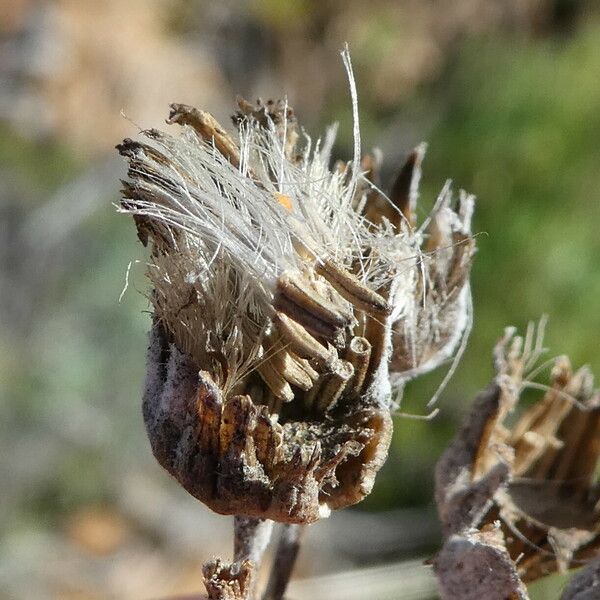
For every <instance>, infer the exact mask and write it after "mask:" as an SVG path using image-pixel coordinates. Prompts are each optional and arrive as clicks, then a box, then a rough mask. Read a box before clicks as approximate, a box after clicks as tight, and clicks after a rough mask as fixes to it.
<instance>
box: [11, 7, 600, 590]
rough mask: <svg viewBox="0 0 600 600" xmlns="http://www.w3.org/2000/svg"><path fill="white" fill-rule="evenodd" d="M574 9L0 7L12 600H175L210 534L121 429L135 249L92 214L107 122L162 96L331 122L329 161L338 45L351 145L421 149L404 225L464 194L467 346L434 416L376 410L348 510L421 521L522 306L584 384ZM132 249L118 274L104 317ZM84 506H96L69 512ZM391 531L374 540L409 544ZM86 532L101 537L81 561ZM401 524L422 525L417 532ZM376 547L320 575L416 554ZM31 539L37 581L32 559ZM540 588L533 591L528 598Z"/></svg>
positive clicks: (598, 89) (113, 189) (133, 359)
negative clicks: (151, 598)
mask: <svg viewBox="0 0 600 600" xmlns="http://www.w3.org/2000/svg"><path fill="white" fill-rule="evenodd" d="M593 6H594V4H593V3H592V2H590V3H585V2H577V1H576V0H511V1H508V2H505V3H498V2H495V1H492V0H460V1H458V2H455V3H452V7H451V8H450V7H447V8H445V9H444V10H441V9H439V7H437V4H436V3H423V2H420V1H416V0H415V1H412V0H403V1H401V2H397V1H391V0H390V1H384V0H377V1H373V2H369V3H364V2H354V1H350V2H348V1H346V2H341V1H339V2H336V1H332V2H313V1H310V0H303V1H302V2H296V1H295V0H289V1H284V2H276V1H274V0H256V1H254V2H250V3H241V2H239V3H238V2H231V3H226V2H224V3H220V2H215V3H211V2H201V1H192V2H185V3H176V2H170V1H163V0H152V1H151V2H141V1H135V2H120V1H118V0H107V1H106V2H103V3H97V2H93V1H91V0H80V1H75V0H61V1H58V0H57V1H55V2H35V1H33V0H19V1H18V2H15V1H14V0H0V9H1V11H5V13H6V15H7V17H6V20H5V21H4V22H2V23H1V26H0V120H1V123H0V219H1V220H0V393H1V396H2V398H1V402H0V477H1V479H2V482H3V493H2V494H1V495H0V518H1V519H2V521H3V525H6V526H5V527H3V530H4V533H3V537H2V538H0V564H2V565H3V567H2V568H0V587H4V588H6V589H9V590H10V592H11V594H12V597H27V598H47V597H55V596H53V594H54V595H58V596H59V597H69V596H68V593H72V594H75V592H77V591H78V592H80V593H81V594H82V595H81V596H78V597H94V598H104V597H110V596H111V595H112V597H144V596H146V595H147V594H148V593H149V592H148V590H150V591H151V593H153V594H156V593H157V591H158V594H160V593H165V594H166V593H168V592H176V591H179V592H183V591H186V590H193V589H198V588H199V573H196V571H195V564H197V562H199V561H200V560H201V559H202V558H203V556H202V552H203V550H202V548H200V547H201V546H202V545H204V544H205V542H206V538H202V535H205V534H206V523H210V526H211V527H213V526H216V525H215V524H216V523H217V524H218V523H221V521H220V520H212V521H210V520H209V519H210V518H212V517H208V516H207V515H206V514H205V511H204V509H202V508H201V507H199V506H197V505H196V504H194V503H193V501H191V500H190V499H188V498H187V497H185V496H184V495H183V493H182V492H180V491H179V490H178V489H177V486H175V485H172V484H171V483H170V482H169V481H168V479H167V477H166V476H164V475H163V474H162V473H161V472H160V470H159V468H158V467H157V466H156V465H155V464H154V462H153V460H152V457H151V456H150V451H149V448H148V445H147V442H146V440H145V436H144V432H143V428H142V420H141V416H140V414H139V405H140V397H139V394H140V388H141V379H142V377H143V371H144V368H143V362H144V356H143V355H144V349H145V345H146V337H145V332H146V330H147V329H148V325H149V320H148V316H147V314H145V313H144V312H143V311H144V310H145V309H146V308H147V302H146V300H145V298H144V297H143V294H141V293H138V292H137V291H136V288H137V289H139V290H141V291H143V290H144V289H145V281H144V277H143V271H144V266H143V260H144V252H143V249H142V248H141V246H140V245H139V244H138V243H137V242H136V239H135V233H134V229H133V226H132V225H131V224H130V223H129V221H128V220H127V219H124V218H122V217H119V216H118V215H116V214H115V212H114V210H113V208H112V207H111V202H116V201H117V199H118V178H119V176H120V175H121V173H122V167H121V165H120V163H119V161H118V160H117V159H116V158H113V154H114V152H113V149H112V145H113V143H116V142H118V141H119V139H120V138H122V137H124V136H125V135H130V136H133V135H135V133H136V127H135V126H134V125H133V124H132V123H130V122H129V121H127V120H126V119H124V118H122V117H121V116H120V115H119V111H120V109H123V110H124V112H125V113H126V114H127V116H128V117H129V118H131V119H132V121H134V122H135V123H139V124H140V126H144V127H149V126H157V125H158V126H160V119H161V118H163V117H164V116H165V115H166V113H167V106H166V104H167V102H168V101H170V100H172V101H183V102H189V103H190V104H194V105H197V106H201V107H203V108H206V109H207V110H210V111H212V112H214V113H215V114H216V115H217V116H218V117H219V118H220V119H223V120H224V119H225V118H226V115H227V114H228V113H229V112H230V110H231V107H232V104H233V100H234V98H235V93H237V92H239V93H242V94H245V95H248V96H250V97H253V96H256V95H258V94H261V95H263V96H265V97H268V96H280V95H282V94H283V93H286V92H287V94H288V96H289V101H290V104H291V105H293V106H294V107H295V108H296V112H297V113H298V114H299V117H300V119H301V120H302V122H303V124H304V125H305V126H306V127H307V129H308V131H309V132H310V133H313V134H315V133H317V132H319V131H320V129H321V128H322V126H323V125H324V124H326V123H329V122H331V121H334V120H339V121H340V123H341V128H340V137H339V140H338V146H339V152H340V153H341V154H342V155H345V156H347V157H349V156H350V155H351V111H350V104H349V97H348V91H347V85H346V82H345V76H344V71H343V68H342V65H341V61H340V59H339V56H338V50H339V49H340V48H341V46H342V44H343V42H344V41H348V42H349V44H350V48H351V51H352V58H353V63H354V67H355V71H356V75H357V81H358V87H359V102H360V111H361V127H362V132H363V138H364V148H365V149H368V148H369V147H371V146H373V145H379V146H380V147H381V148H382V150H383V151H384V156H385V169H386V171H387V174H388V176H390V177H391V175H392V172H393V170H394V169H395V168H396V167H397V165H399V163H400V161H401V159H402V156H403V155H404V154H405V153H406V152H407V151H408V150H409V149H410V148H411V147H412V146H413V145H414V144H416V143H418V142H420V141H421V140H427V141H428V142H429V152H428V155H427V158H426V161H425V164H424V179H423V184H424V185H423V193H422V201H423V204H424V207H425V208H424V209H423V214H425V212H426V207H427V206H429V205H430V204H431V203H432V202H433V200H434V198H435V196H436V195H437V193H438V191H439V190H440V188H441V186H442V185H443V183H444V180H445V178H446V177H452V178H453V179H454V182H455V187H463V188H465V189H467V190H468V191H470V192H473V193H475V194H476V195H477V196H478V206H477V216H476V219H475V230H476V231H480V232H481V234H480V236H479V238H478V245H479V254H478V256H477V257H476V261H475V269H474V274H473V294H474V299H475V326H474V330H473V334H472V336H471V340H470V344H469V347H468V349H467V352H466V354H465V357H464V360H463V362H462V364H461V366H460V368H459V369H458V371H457V373H456V374H455V376H454V378H453V380H452V382H451V384H450V385H449V387H448V388H447V390H446V392H445V393H444V394H443V396H442V399H441V403H440V406H441V409H442V411H441V415H440V416H438V417H437V418H436V419H435V420H434V421H431V422H424V421H415V420H408V419H403V418H398V419H397V421H396V433H395V440H394V451H393V452H392V456H391V457H390V459H389V461H388V464H387V465H386V467H385V469H384V472H383V473H382V476H381V477H380V478H379V480H378V482H377V486H376V488H375V491H374V493H373V495H372V496H371V497H370V498H369V499H368V500H367V502H366V503H365V504H364V505H363V506H362V507H361V510H363V511H365V510H366V509H370V510H391V509H398V508H402V507H413V508H418V509H423V510H424V512H423V513H419V514H423V515H426V511H427V510H428V509H429V507H430V506H431V489H432V482H431V480H432V467H433V463H434V461H435V459H436V458H437V457H438V456H439V454H440V452H441V450H442V448H443V447H444V446H445V445H446V443H447V441H448V440H449V439H450V437H451V436H452V434H453V432H454V430H455V427H456V424H457V423H458V422H459V421H460V417H461V415H462V413H463V411H464V408H465V407H466V406H467V404H468V403H469V402H470V401H471V398H472V396H473V394H474V392H475V391H476V390H477V389H479V388H481V387H482V386H483V385H485V384H486V382H487V380H488V379H489V377H490V376H491V368H489V366H488V365H489V364H490V360H491V359H490V349H491V347H492V345H493V343H494V341H495V339H496V338H497V337H498V336H499V335H500V333H501V330H502V328H503V327H504V326H505V325H507V324H515V325H518V326H521V327H522V326H524V325H525V324H526V322H527V321H528V320H529V319H537V318H539V316H540V315H541V314H542V313H547V314H549V315H550V325H549V328H548V336H547V344H548V346H549V347H550V348H551V350H552V351H553V352H555V353H563V352H565V353H569V354H570V355H571V357H572V358H573V361H574V363H575V364H580V363H582V362H590V363H591V364H592V366H593V367H594V370H595V371H596V372H599V371H600V355H599V353H598V344H597V343H596V338H597V335H598V332H599V331H600V313H599V312H598V311H597V309H596V302H595V299H596V297H597V296H598V294H599V292H600V270H598V268H597V267H596V264H595V263H596V261H597V257H598V256H599V255H600V236H598V235H597V234H596V229H597V228H598V223H600V205H599V203H600V194H599V190H600V169H599V168H598V166H599V165H600V143H599V140H600V111H599V110H598V106H600V79H599V78H598V73H600V15H598V14H595V12H594V9H593ZM5 9H6V10H5ZM1 11H0V12H1ZM132 260H133V261H136V260H137V261H141V263H136V262H133V263H132V266H131V271H130V274H129V289H128V291H127V292H126V293H125V294H124V295H123V299H122V301H121V302H120V303H119V301H118V299H119V294H120V293H121V290H122V288H123V286H124V283H125V279H126V272H127V269H128V264H129V262H130V261H132ZM440 378H441V374H437V375H434V376H433V377H432V378H430V379H428V380H427V381H425V382H419V383H418V384H415V385H412V386H411V387H409V388H408V389H407V390H406V392H405V395H404V399H403V405H402V409H403V410H404V411H407V412H414V413H418V414H425V413H426V409H425V403H426V401H427V399H428V398H429V397H430V396H431V394H432V392H433V391H434V390H435V387H436V385H437V384H438V383H439V381H440ZM98 505H101V506H103V507H105V508H103V509H102V511H104V512H102V511H100V512H99V513H98V512H97V511H96V512H94V511H92V512H91V513H90V508H89V507H90V506H92V507H97V506H98ZM94 510H96V509H94ZM106 511H108V514H109V517H106ZM90 514H91V516H90ZM110 515H112V517H111V516H110ZM115 515H116V516H115ZM107 518H108V522H109V525H106V523H107V520H106V519H107ZM111 518H112V519H113V520H112V521H111ZM336 518H337V517H336ZM357 518H358V517H357ZM361 518H363V516H361ZM382 518H383V517H382ZM423 518H425V519H427V517H423ZM196 520H197V521H196ZM200 521H202V524H201V523H200ZM340 522H341V520H340ZM382 522H383V521H382ZM82 523H83V524H84V525H82ZM90 523H91V525H90ZM98 523H100V525H99V526H98ZM103 523H104V524H105V525H106V526H105V527H104V528H103V526H102V524H103ZM115 523H116V525H115ZM332 523H335V520H332ZM403 523H404V525H403V527H405V528H404V529H402V530H400V529H399V530H398V534H397V537H398V539H399V540H401V539H402V538H403V536H404V538H405V539H409V538H410V539H415V536H416V534H415V532H414V531H413V532H412V533H411V532H410V529H409V526H408V524H407V521H406V520H405V521H403ZM194 524H196V525H194ZM95 526H96V527H99V529H100V530H101V531H103V532H104V533H106V531H114V530H115V528H116V529H117V530H119V531H121V534H122V535H121V537H119V536H118V535H116V537H115V536H114V535H113V537H112V538H110V539H111V540H112V545H111V543H108V546H103V547H102V548H101V551H100V553H99V550H98V546H97V545H96V546H94V544H93V543H92V542H93V540H95V539H97V538H98V537H99V538H100V539H102V535H99V536H98V535H96V534H95V533H94V531H98V529H94V527H95ZM111 527H112V528H113V529H111ZM119 528H121V529H119ZM203 528H204V529H203ZM422 528H423V530H427V531H429V532H431V521H430V520H425V521H423V525H422ZM221 530H222V531H225V532H227V531H228V530H227V528H226V526H222V529H221ZM387 530H388V531H391V530H393V528H390V527H387ZM90 531H91V533H90ZM316 531H317V529H315V534H314V535H315V536H317V535H318V534H317V533H316ZM382 535H383V534H382ZM411 536H412V537H411ZM333 537H335V536H333ZM424 537H425V538H426V539H425V540H424V542H423V543H424V544H431V542H432V537H431V533H427V535H424ZM90 539H91V540H92V542H90ZM210 539H214V537H213V536H211V538H210ZM314 539H315V540H316V539H317V538H316V537H315V538H314ZM336 539H337V538H336ZM339 539H342V538H339ZM115 540H116V541H115ZM90 543H91V546H90ZM319 543H321V544H323V543H324V542H323V539H322V538H319ZM434 543H435V541H434ZM316 546H318V544H316ZM347 546H348V544H347V543H340V547H347ZM107 547H108V550H106V548H107ZM195 548H200V550H193V549H195ZM329 548H330V549H331V548H332V546H329ZM386 548H387V550H385V549H383V542H382V550H381V552H380V553H379V555H377V553H376V552H374V553H373V554H371V555H369V556H368V557H365V555H364V554H362V555H361V554H360V552H357V553H355V554H352V553H349V552H348V551H345V553H342V552H341V551H340V550H339V548H337V549H336V551H337V552H338V554H341V555H342V557H343V558H342V559H340V558H339V557H338V558H337V559H336V560H337V562H336V563H335V564H336V565H338V566H339V565H342V564H344V565H346V566H347V565H351V564H355V563H356V562H361V561H365V560H369V561H373V562H377V560H381V559H382V558H381V557H382V556H386V557H390V556H406V555H407V554H410V552H413V553H414V552H423V551H424V547H423V546H419V545H418V544H417V543H414V542H413V546H412V547H410V548H408V547H406V546H404V547H403V546H402V544H401V543H400V542H397V543H396V544H395V545H394V543H392V541H390V542H389V545H388V546H386ZM390 548H391V549H392V550H390ZM157 549H158V550H160V552H158V553H157V552H156V550H157ZM221 549H222V546H219V547H215V548H212V547H211V548H206V549H205V550H206V556H208V555H210V554H212V553H213V552H219V551H221ZM57 550H58V554H57V555H56V556H57V557H56V558H53V563H52V565H53V567H52V569H40V568H39V565H40V563H41V562H42V561H41V556H44V555H46V554H47V553H48V552H51V551H53V552H55V553H56V552H57ZM430 550H431V547H430V548H428V551H430ZM102 552H104V553H105V554H102ZM224 553H225V554H227V553H228V551H227V549H226V548H225V550H224ZM307 554H308V553H307ZM60 556H62V557H64V560H61V559H60ZM102 557H104V558H102ZM331 560H332V559H330V561H329V562H326V561H323V564H334V563H332V562H331ZM69 561H70V562H69ZM315 561H316V559H315ZM344 561H345V562H344ZM176 563H177V564H178V566H177V568H175V567H174V565H175V564H176ZM136 565H137V567H136ZM180 565H184V566H180ZM309 567H310V564H309V563H307V565H306V568H309ZM33 571H35V573H36V574H35V577H34V578H33V579H32V577H33V576H32V574H31V573H32V572H33ZM50 571H52V575H50ZM138 574H139V576H138ZM65 580H69V581H72V584H71V585H70V587H69V586H67V587H68V588H69V589H67V588H65V583H64V582H65ZM148 581H152V582H153V583H154V585H153V586H148ZM32 582H33V583H32ZM90 582H92V584H93V585H92V584H90ZM124 582H126V583H124ZM9 584H10V585H9ZM34 584H35V585H34ZM32 585H33V586H34V587H35V588H36V590H37V589H38V588H39V590H40V591H39V593H37V591H36V593H35V594H34V593H32V591H31V587H32ZM90 585H92V587H93V588H95V592H94V593H95V595H94V594H93V593H91V592H89V593H88V591H89V587H90ZM71 588H72V589H71ZM540 589H541V588H540ZM82 590H83V591H82ZM86 590H87V591H86ZM67 592H68V593H67ZM86 593H87V594H88V595H85V594H86ZM61 594H62V595H61ZM544 594H545V592H544V593H542V592H538V596H537V598H538V599H539V600H541V599H542V598H546V597H548V598H550V597H552V595H551V592H548V593H547V595H544ZM73 597H74V596H73Z"/></svg>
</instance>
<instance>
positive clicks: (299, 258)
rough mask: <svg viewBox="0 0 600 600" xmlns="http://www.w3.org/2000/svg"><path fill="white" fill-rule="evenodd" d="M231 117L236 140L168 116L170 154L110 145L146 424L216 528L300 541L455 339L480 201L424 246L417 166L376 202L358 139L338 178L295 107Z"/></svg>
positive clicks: (153, 133) (149, 146) (465, 303)
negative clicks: (240, 527) (131, 279)
mask: <svg viewBox="0 0 600 600" xmlns="http://www.w3.org/2000/svg"><path fill="white" fill-rule="evenodd" d="M238 104H239V110H238V111H237V113H236V114H235V116H234V119H233V120H234V123H235V125H236V126H237V132H236V133H235V134H229V133H227V132H226V131H225V130H224V128H223V127H221V125H219V124H218V123H217V122H216V121H215V119H214V118H213V117H212V116H211V115H209V114H208V113H206V112H202V111H199V110H197V109H194V108H191V107H188V106H184V105H180V104H173V105H172V106H171V109H172V110H171V114H170V117H169V119H168V123H171V124H175V123H176V124H178V125H180V126H181V130H180V132H179V135H177V136H173V135H170V134H167V133H163V132H161V131H157V130H149V131H144V132H142V134H143V137H144V138H145V140H144V141H143V142H137V141H132V140H129V139H128V140H125V141H124V142H123V143H122V144H121V145H120V146H118V148H119V151H120V153H121V154H122V155H123V156H125V157H126V158H127V160H128V161H129V172H128V175H129V180H128V181H126V182H124V189H123V201H122V210H123V211H124V212H126V213H129V214H131V215H133V218H134V219H135V222H136V225H137V229H138V234H139V237H140V239H141V241H142V242H143V243H144V244H145V245H146V244H149V245H150V248H151V259H150V265H149V268H148V276H149V278H150V280H151V282H152V286H153V291H152V293H151V302H152V304H153V308H154V321H153V326H152V332H151V343H150V349H149V352H148V375H147V383H146V391H145V395H144V419H145V423H146V426H147V430H148V434H149V437H150V441H151V444H152V448H153V451H154V454H155V456H156V458H157V459H158V461H159V462H160V463H161V465H163V467H165V468H166V469H167V470H168V471H169V472H170V473H171V474H172V475H173V476H174V477H175V478H176V479H177V480H178V481H179V482H180V483H181V484H182V485H183V486H184V487H185V489H187V490H188V491H189V492H190V493H191V494H193V495H194V496H195V497H197V498H198V499H200V500H201V501H203V502H204V503H206V504H207V505H208V506H209V507H211V508H212V509H214V510H215V511H217V512H220V513H225V514H243V515H248V516H254V517H263V518H269V519H273V520H277V521H283V522H288V523H309V522H312V521H315V520H317V519H318V518H319V517H321V516H324V515H327V514H328V513H329V511H330V510H331V509H335V508H339V507H343V506H347V505H349V504H353V503H356V502H358V501H360V500H361V499H362V498H363V497H364V496H365V495H366V494H368V493H369V492H370V491H371V488H372V486H373V482H374V478H375V475H376V473H377V471H378V470H379V468H380V467H381V465H382V464H383V462H384V460H385V457H386V455H387V451H388V447H389V443H390V438H391V433H392V421H391V417H390V410H391V408H392V404H393V402H392V397H393V391H394V389H396V388H398V387H400V386H402V385H403V383H404V381H406V380H407V379H410V378H411V377H414V376H415V375H417V374H419V373H421V372H424V371H426V370H429V369H432V368H434V367H436V366H438V365H439V364H440V363H441V362H443V361H446V360H447V359H448V358H451V357H452V356H453V354H454V353H455V351H456V349H457V347H458V346H459V343H460V340H461V339H462V337H463V336H464V335H465V331H466V329H467V325H468V322H469V318H470V313H469V310H470V309H469V307H470V292H469V286H468V275H469V269H470V264H471V259H472V255H473V252H474V243H473V240H472V238H471V237H470V217H471V213H472V208H473V199H472V198H471V197H470V196H467V195H466V194H461V195H460V198H459V199H458V202H457V208H456V209H453V208H452V207H451V203H452V199H451V193H450V190H449V187H447V188H446V189H445V190H444V191H443V193H442V195H441V196H440V199H439V200H438V202H437V204H436V206H435V208H434V210H433V212H432V214H431V215H430V216H429V217H428V218H427V220H426V221H425V223H423V225H421V227H420V228H419V229H418V228H417V223H416V199H417V185H418V180H419V177H420V163H421V160H422V157H423V153H424V148H423V147H419V148H417V149H416V150H415V151H414V152H413V153H412V154H411V155H410V156H409V158H408V161H407V163H406V164H405V166H404V167H403V168H402V170H401V171H400V174H399V176H398V178H397V180H396V181H395V183H394V185H393V186H392V189H391V192H390V195H389V197H387V196H384V195H383V193H382V192H380V191H379V189H378V187H377V185H376V184H377V176H378V175H377V170H378V169H377V166H378V165H377V164H376V163H377V161H376V160H375V159H374V158H372V157H367V158H365V159H363V161H362V162H361V161H360V140H359V136H358V133H357V132H356V133H355V156H354V160H353V161H351V162H350V163H348V164H342V163H337V164H336V165H335V166H334V168H333V169H332V168H330V162H331V150H332V146H333V143H334V139H335V129H334V128H331V129H330V130H329V131H328V132H327V134H326V136H325V137H324V139H323V140H319V141H317V142H316V143H313V142H311V140H310V138H308V137H307V136H306V135H305V134H304V133H303V132H302V133H301V132H300V130H299V128H298V126H297V124H296V118H295V116H294V113H293V111H292V110H291V109H290V108H289V107H288V106H287V103H285V102H267V103H266V104H263V103H261V102H258V104H257V105H251V104H249V103H248V102H246V101H244V100H239V102H238ZM354 107H355V112H356V102H355V100H354ZM356 129H357V127H356ZM300 140H301V141H300Z"/></svg>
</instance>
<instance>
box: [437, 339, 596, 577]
mask: <svg viewBox="0 0 600 600" xmlns="http://www.w3.org/2000/svg"><path fill="white" fill-rule="evenodd" d="M533 338H534V336H533V333H532V329H531V328H530V330H529V332H528V335H527V337H526V338H525V341H524V340H523V339H521V338H519V337H515V336H514V330H512V329H510V330H507V334H506V336H505V337H504V338H503V339H502V340H501V342H500V343H499V345H498V347H497V349H496V353H495V358H496V368H497V376H496V378H495V380H494V381H493V382H492V384H491V385H490V386H489V387H488V389H487V390H486V391H485V392H483V393H482V394H480V396H479V397H478V399H477V400H476V402H475V405H474V407H473V409H472V412H471V414H470V415H469V417H468V418H467V420H466V422H465V424H464V425H463V428H462V430H461V432H460V433H459V435H458V436H457V437H456V438H455V440H454V441H453V442H452V443H451V445H450V446H449V448H448V449H447V451H446V452H445V454H444V455H443V456H442V458H441V459H440V461H439V463H438V466H437V470H436V500H437V504H438V510H439V513H440V517H441V520H442V523H443V525H444V529H445V532H446V535H448V536H452V535H454V534H460V535H462V534H463V533H464V532H465V531H467V530H469V529H470V528H479V529H482V528H485V527H488V526H489V525H491V524H492V523H494V522H495V521H498V520H499V521H500V523H501V529H502V532H503V534H504V540H505V541H504V543H505V547H506V549H507V551H508V553H509V555H510V557H511V558H512V560H513V561H516V569H517V572H518V574H519V576H520V577H521V579H522V580H523V581H524V582H530V581H533V580H535V579H537V578H539V577H541V576H543V575H546V574H548V573H551V572H553V571H556V570H557V569H558V570H561V571H564V570H566V569H567V568H569V567H571V566H575V565H577V564H578V563H580V561H582V560H585V559H587V558H590V557H592V556H594V555H595V554H597V553H598V551H599V550H600V509H599V507H600V504H599V501H600V488H599V487H598V484H597V482H596V472H597V467H598V458H599V456H600V394H599V393H598V391H595V390H594V389H593V379H592V375H591V373H590V371H589V370H588V369H587V368H586V367H584V368H582V369H579V370H578V371H576V372H575V373H573V371H572V370H571V366H570V364H569V361H568V359H567V358H566V357H560V358H558V359H556V360H555V361H554V366H553V368H552V372H551V383H550V385H549V386H547V388H546V390H545V393H544V394H541V397H540V398H538V400H537V401H536V402H534V403H533V404H532V405H531V406H530V407H529V408H527V409H525V410H524V411H523V412H522V413H521V415H520V417H519V418H518V419H517V420H516V421H515V422H514V423H513V424H512V425H510V426H509V425H507V424H506V423H505V419H506V417H507V416H508V415H509V414H510V413H511V412H512V411H513V410H514V409H515V408H516V407H517V405H518V402H519V399H520V395H521V392H522V390H523V389H524V388H526V387H532V386H533V387H534V388H536V389H540V388H545V387H546V386H540V385H538V384H533V383H531V382H529V381H527V378H528V376H529V375H528V374H529V372H530V371H531V370H532V369H533V367H534V362H535V360H536V358H537V356H538V355H539V351H540V349H541V336H540V337H539V341H538V343H537V344H535V346H534V345H533Z"/></svg>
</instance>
